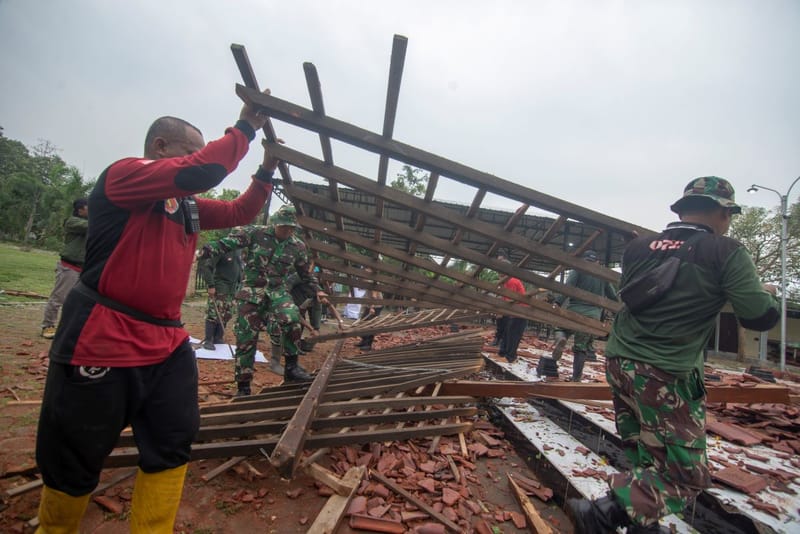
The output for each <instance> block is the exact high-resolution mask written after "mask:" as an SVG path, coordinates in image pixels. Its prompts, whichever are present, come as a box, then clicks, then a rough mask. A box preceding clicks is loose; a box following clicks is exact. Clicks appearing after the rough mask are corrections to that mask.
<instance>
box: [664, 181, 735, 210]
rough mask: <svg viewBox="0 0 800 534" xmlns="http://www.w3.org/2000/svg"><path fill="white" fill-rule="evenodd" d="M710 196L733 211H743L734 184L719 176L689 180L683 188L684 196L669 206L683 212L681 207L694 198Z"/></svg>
mask: <svg viewBox="0 0 800 534" xmlns="http://www.w3.org/2000/svg"><path fill="white" fill-rule="evenodd" d="M703 197H704V198H710V199H711V200H713V201H714V202H716V203H717V204H719V205H720V206H722V207H724V208H730V210H731V213H741V212H742V208H741V207H740V206H739V205H738V204H736V198H735V193H734V191H733V186H732V185H731V184H730V182H729V181H728V180H726V179H724V178H720V177H718V176H703V177H702V178H695V179H694V180H692V181H691V182H689V183H688V184H687V185H686V187H685V188H684V190H683V196H682V197H681V198H679V199H678V200H677V201H676V202H675V203H674V204H673V205H672V206H670V207H669V209H671V210H672V211H674V212H675V213H678V214H679V213H680V212H681V207H682V206H683V205H684V204H685V203H686V202H687V201H689V200H690V199H692V198H703Z"/></svg>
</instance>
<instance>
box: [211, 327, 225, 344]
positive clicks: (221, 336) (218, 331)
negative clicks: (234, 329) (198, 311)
mask: <svg viewBox="0 0 800 534" xmlns="http://www.w3.org/2000/svg"><path fill="white" fill-rule="evenodd" d="M217 343H219V344H220V345H221V344H223V343H225V329H224V328H222V323H216V322H215V323H214V344H217Z"/></svg>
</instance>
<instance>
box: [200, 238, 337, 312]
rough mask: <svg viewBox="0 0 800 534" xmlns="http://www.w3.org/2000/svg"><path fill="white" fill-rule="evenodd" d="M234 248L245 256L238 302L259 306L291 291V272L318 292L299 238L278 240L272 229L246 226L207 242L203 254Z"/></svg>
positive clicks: (304, 247) (305, 249)
mask: <svg viewBox="0 0 800 534" xmlns="http://www.w3.org/2000/svg"><path fill="white" fill-rule="evenodd" d="M236 248H241V249H242V253H243V256H244V257H243V260H244V267H243V269H242V273H243V283H242V286H243V287H242V289H241V290H240V291H239V293H238V294H237V295H236V296H237V298H239V299H242V300H246V301H248V302H252V303H258V302H261V301H262V300H264V298H265V297H266V298H272V297H271V295H273V294H275V293H286V292H288V291H289V289H290V288H289V287H288V285H287V284H288V282H287V280H288V277H289V275H290V274H292V273H293V272H295V273H297V276H299V277H300V280H302V281H303V282H304V283H307V284H310V285H311V286H312V287H313V288H314V289H315V290H317V291H320V290H321V289H320V286H319V282H318V281H317V278H316V277H315V276H313V275H312V274H311V271H310V269H309V259H308V249H307V248H306V244H305V243H304V242H303V240H302V239H300V238H299V237H296V236H294V235H292V236H290V237H288V238H287V239H285V240H283V241H278V239H277V238H276V237H275V230H274V227H272V226H256V225H253V226H245V227H243V228H241V229H238V230H235V231H233V232H231V233H230V234H229V235H228V236H227V237H223V238H222V239H219V240H217V241H213V242H211V243H208V244H207V245H206V246H205V247H204V249H206V251H204V252H205V253H210V254H211V255H217V254H221V253H225V252H228V251H230V250H233V249H236Z"/></svg>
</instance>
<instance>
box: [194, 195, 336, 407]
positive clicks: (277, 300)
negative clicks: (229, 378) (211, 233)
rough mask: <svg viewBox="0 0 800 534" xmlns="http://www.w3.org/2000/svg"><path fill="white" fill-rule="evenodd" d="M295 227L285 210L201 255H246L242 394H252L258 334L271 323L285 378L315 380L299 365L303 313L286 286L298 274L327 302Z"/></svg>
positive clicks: (239, 366) (239, 327) (239, 348)
mask: <svg viewBox="0 0 800 534" xmlns="http://www.w3.org/2000/svg"><path fill="white" fill-rule="evenodd" d="M296 227H298V223H297V213H296V211H295V208H294V207H293V206H282V207H281V208H280V209H278V210H277V211H276V212H275V213H273V214H272V216H271V217H270V218H269V223H268V224H267V226H259V225H252V226H246V227H244V228H241V229H238V230H235V231H234V232H232V233H231V234H230V235H228V236H227V237H223V238H222V239H219V240H217V241H212V242H211V243H208V244H207V245H205V246H204V247H203V249H202V251H201V257H209V256H213V255H214V254H219V253H221V252H227V251H230V250H234V249H236V248H241V249H242V252H243V254H244V257H243V261H244V275H243V278H244V280H243V283H242V288H241V290H240V291H239V293H238V294H237V295H236V299H237V303H238V317H237V319H236V325H235V326H234V333H235V334H236V355H235V357H236V363H235V369H234V377H235V379H236V385H237V392H236V395H237V396H240V397H242V396H247V395H250V394H251V387H250V384H251V382H252V380H253V374H254V373H255V354H256V346H257V344H258V334H259V331H260V330H261V329H262V328H263V327H267V326H269V325H270V320H274V321H275V325H277V326H276V327H275V328H270V331H269V332H268V334H269V336H270V341H271V343H272V347H273V350H276V351H278V350H279V351H282V352H283V357H284V361H285V365H284V371H283V379H284V380H285V381H286V382H294V381H306V380H311V378H312V377H311V375H309V374H308V372H307V371H306V370H305V369H303V368H302V367H301V366H300V364H299V363H298V355H299V349H298V346H297V345H298V343H299V341H300V337H301V336H302V333H303V327H302V325H301V324H300V310H298V308H297V306H296V305H295V304H294V301H293V300H292V296H291V294H290V293H289V288H288V287H287V283H288V278H289V275H290V274H291V273H292V272H295V273H297V275H298V276H299V277H300V280H301V281H303V282H306V283H309V284H311V286H312V287H313V288H314V291H315V292H316V295H317V297H318V298H319V299H320V300H321V301H322V302H323V303H327V298H326V297H327V295H326V294H325V293H324V292H323V291H322V289H321V288H320V286H319V283H318V282H317V279H316V277H314V276H313V275H312V274H311V272H310V264H309V258H308V249H307V248H306V245H305V243H303V240H302V239H300V238H299V237H297V236H295V235H294V232H295V228H296ZM276 348H277V349H276Z"/></svg>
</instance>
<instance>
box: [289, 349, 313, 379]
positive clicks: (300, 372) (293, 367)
mask: <svg viewBox="0 0 800 534" xmlns="http://www.w3.org/2000/svg"><path fill="white" fill-rule="evenodd" d="M284 358H285V359H286V365H284V367H283V381H284V382H308V381H310V380H313V379H314V377H313V376H311V375H310V374H308V371H306V370H305V369H303V368H302V367H300V364H299V363H297V354H295V355H294V356H292V355H290V354H286V355H285V356H284Z"/></svg>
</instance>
